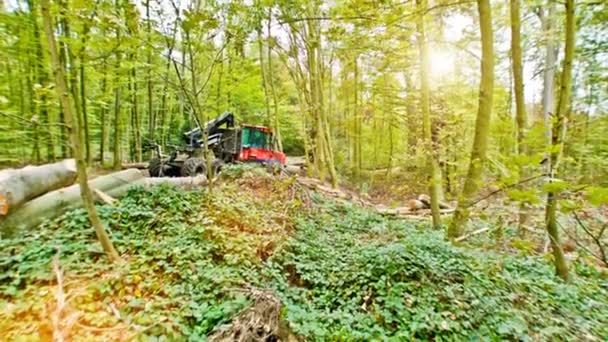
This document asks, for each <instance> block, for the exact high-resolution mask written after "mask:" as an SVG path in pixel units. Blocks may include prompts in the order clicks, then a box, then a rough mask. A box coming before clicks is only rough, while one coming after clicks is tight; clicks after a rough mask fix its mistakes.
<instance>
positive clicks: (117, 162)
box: [112, 29, 122, 170]
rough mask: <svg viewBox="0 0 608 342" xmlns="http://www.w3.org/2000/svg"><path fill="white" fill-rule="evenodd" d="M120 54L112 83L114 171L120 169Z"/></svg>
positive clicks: (118, 37) (117, 56) (117, 32)
mask: <svg viewBox="0 0 608 342" xmlns="http://www.w3.org/2000/svg"><path fill="white" fill-rule="evenodd" d="M116 40H117V41H118V42H120V31H119V29H116ZM120 64H121V52H120V51H117V52H116V67H115V75H114V77H115V81H114V137H113V138H114V141H113V154H114V157H113V165H112V168H113V169H114V170H120V169H121V168H122V142H121V139H122V123H121V118H120V116H121V115H120V114H121V96H122V94H121V93H122V92H121V85H120V82H121V77H120V76H121V75H120V74H121V65H120Z"/></svg>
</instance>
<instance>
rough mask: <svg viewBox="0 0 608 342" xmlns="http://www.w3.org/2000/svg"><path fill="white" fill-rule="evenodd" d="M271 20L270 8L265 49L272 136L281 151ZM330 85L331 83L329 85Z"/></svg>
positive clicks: (269, 10) (270, 9) (270, 10)
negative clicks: (270, 97) (270, 101)
mask: <svg viewBox="0 0 608 342" xmlns="http://www.w3.org/2000/svg"><path fill="white" fill-rule="evenodd" d="M271 20H272V8H269V9H268V23H267V24H266V25H267V26H266V28H267V30H268V42H267V43H266V46H267V49H268V58H267V59H268V71H267V74H268V77H267V78H268V84H269V85H270V92H271V93H272V103H273V109H274V115H273V121H272V129H273V130H274V132H273V133H274V137H275V142H276V146H275V148H276V149H277V150H279V151H281V152H282V151H283V142H282V139H281V127H280V126H279V122H280V118H279V100H278V98H277V91H276V89H275V85H274V77H272V75H273V74H274V72H273V69H272V49H271V48H270V43H271V41H272V36H271V28H270V23H271ZM330 87H331V85H330ZM330 89H331V88H330Z"/></svg>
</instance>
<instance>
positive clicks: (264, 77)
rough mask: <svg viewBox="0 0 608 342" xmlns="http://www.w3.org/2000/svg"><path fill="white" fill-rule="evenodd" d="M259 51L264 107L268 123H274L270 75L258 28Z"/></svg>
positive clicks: (260, 32) (260, 31)
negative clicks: (265, 64) (265, 63)
mask: <svg viewBox="0 0 608 342" xmlns="http://www.w3.org/2000/svg"><path fill="white" fill-rule="evenodd" d="M257 33H258V49H259V57H260V72H261V73H262V88H263V89H264V105H265V106H266V122H267V123H268V124H269V123H270V122H272V119H271V117H272V115H271V114H270V95H268V80H267V78H268V75H267V72H266V67H265V66H264V44H263V43H262V30H261V28H258V32H257Z"/></svg>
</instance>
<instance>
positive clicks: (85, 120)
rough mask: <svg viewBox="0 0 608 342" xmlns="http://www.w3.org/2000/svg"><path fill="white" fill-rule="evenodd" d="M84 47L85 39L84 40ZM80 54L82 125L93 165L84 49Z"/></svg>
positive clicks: (87, 156) (88, 159) (87, 158)
mask: <svg viewBox="0 0 608 342" xmlns="http://www.w3.org/2000/svg"><path fill="white" fill-rule="evenodd" d="M82 44H83V45H84V44H85V42H84V38H83V39H82ZM82 50H83V51H82V53H81V54H80V99H81V101H82V124H83V129H84V146H85V151H86V152H85V157H86V161H87V164H91V162H92V161H93V158H92V156H91V138H90V132H89V117H88V116H87V96H86V88H85V80H86V79H85V73H84V48H82Z"/></svg>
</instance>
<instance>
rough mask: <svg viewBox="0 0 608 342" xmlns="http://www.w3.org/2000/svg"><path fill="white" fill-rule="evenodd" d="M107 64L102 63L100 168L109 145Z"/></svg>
mask: <svg viewBox="0 0 608 342" xmlns="http://www.w3.org/2000/svg"><path fill="white" fill-rule="evenodd" d="M107 70H108V68H107V64H106V62H105V61H104V63H103V71H102V73H103V78H102V79H101V96H102V99H103V100H104V101H103V104H102V105H101V108H99V116H100V117H99V125H100V126H101V142H100V144H99V159H100V162H101V166H103V165H104V163H105V157H106V155H105V151H106V149H107V148H108V144H109V141H108V140H109V134H108V128H107V121H108V120H106V119H107V114H108V109H107V108H106V105H105V99H106V89H107V82H108V80H107V76H106V75H107Z"/></svg>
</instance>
